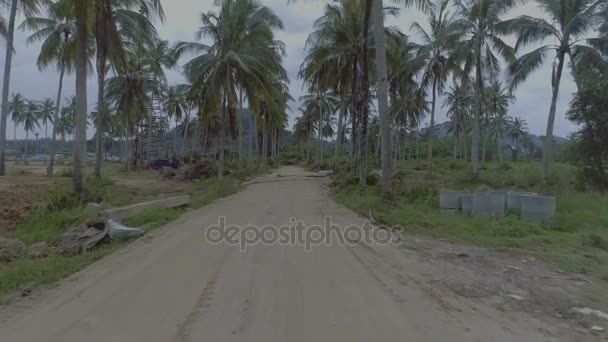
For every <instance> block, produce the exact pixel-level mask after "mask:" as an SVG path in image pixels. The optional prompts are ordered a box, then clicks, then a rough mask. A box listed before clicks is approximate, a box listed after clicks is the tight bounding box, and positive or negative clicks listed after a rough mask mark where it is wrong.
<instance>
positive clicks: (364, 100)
mask: <svg viewBox="0 0 608 342" xmlns="http://www.w3.org/2000/svg"><path fill="white" fill-rule="evenodd" d="M379 1H380V4H381V3H382V1H381V0H379ZM376 5H377V1H376V0H366V1H365V17H364V19H363V32H366V34H364V36H363V58H362V61H361V69H362V75H361V95H362V96H361V98H360V99H359V103H360V105H359V113H360V115H361V116H360V119H361V121H360V129H361V131H360V132H361V133H360V135H359V151H360V152H359V155H360V158H361V160H360V164H359V185H363V186H365V185H367V155H368V152H367V144H368V137H367V134H368V132H367V131H368V127H367V126H368V120H369V45H368V37H369V35H368V34H367V32H369V29H370V27H372V26H371V24H370V21H371V20H372V15H373V16H374V18H375V15H376V13H375V6H376ZM382 16H384V14H382ZM375 20H378V18H375ZM380 20H381V21H382V20H384V19H383V18H382V19H380ZM376 24H377V23H376ZM380 31H381V32H382V34H381V36H382V39H384V30H383V29H382V30H380ZM374 33H375V32H374ZM375 38H376V39H377V38H378V35H375ZM376 43H378V41H376ZM377 45H378V44H377ZM380 45H381V44H380ZM384 47H385V46H384ZM376 48H377V49H378V48H380V47H379V46H377V47H376ZM385 48H386V47H385ZM377 51H378V50H376V53H377V54H378V52H377ZM384 57H385V58H386V53H385V56H384ZM378 64H379V63H378ZM378 80H380V76H378ZM385 91H386V89H385ZM387 96H388V95H387ZM389 134H390V133H389ZM389 140H390V135H389ZM389 144H390V142H389ZM389 146H390V145H389ZM389 153H390V150H389ZM388 158H389V161H390V158H391V156H390V154H389V155H388Z"/></svg>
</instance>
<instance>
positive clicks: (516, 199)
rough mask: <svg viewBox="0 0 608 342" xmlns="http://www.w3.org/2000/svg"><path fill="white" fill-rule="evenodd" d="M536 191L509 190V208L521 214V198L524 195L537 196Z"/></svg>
mask: <svg viewBox="0 0 608 342" xmlns="http://www.w3.org/2000/svg"><path fill="white" fill-rule="evenodd" d="M537 195H538V194H537V193H535V192H525V191H507V210H514V211H515V212H517V214H521V199H522V196H537Z"/></svg>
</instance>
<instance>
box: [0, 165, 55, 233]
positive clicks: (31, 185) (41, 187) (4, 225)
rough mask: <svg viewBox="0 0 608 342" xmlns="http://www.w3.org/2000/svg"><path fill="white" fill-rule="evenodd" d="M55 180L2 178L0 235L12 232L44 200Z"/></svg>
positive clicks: (42, 177)
mask: <svg viewBox="0 0 608 342" xmlns="http://www.w3.org/2000/svg"><path fill="white" fill-rule="evenodd" d="M52 182H53V180H51V179H49V178H47V177H44V176H5V177H0V234H2V233H6V232H8V231H11V230H13V229H15V227H17V225H19V224H20V223H21V222H22V221H23V219H24V218H25V217H26V215H27V213H28V211H29V210H30V209H31V208H32V207H33V206H35V205H36V204H37V203H39V202H40V201H42V200H43V199H44V196H45V195H46V193H47V192H48V190H49V187H50V186H51V184H52Z"/></svg>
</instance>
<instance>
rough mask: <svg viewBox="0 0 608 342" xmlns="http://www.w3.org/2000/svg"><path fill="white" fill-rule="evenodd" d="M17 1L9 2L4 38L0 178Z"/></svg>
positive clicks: (2, 167) (4, 168)
mask: <svg viewBox="0 0 608 342" xmlns="http://www.w3.org/2000/svg"><path fill="white" fill-rule="evenodd" d="M17 5H18V0H13V1H12V2H11V9H10V14H9V20H8V32H7V33H8V34H7V36H6V54H5V58H4V79H3V81H2V107H1V113H0V176H4V175H6V121H7V119H8V93H9V88H10V83H11V68H12V64H13V52H14V46H13V43H14V36H15V20H16V17H17Z"/></svg>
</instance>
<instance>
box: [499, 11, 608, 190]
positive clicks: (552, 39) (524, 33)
mask: <svg viewBox="0 0 608 342" xmlns="http://www.w3.org/2000/svg"><path fill="white" fill-rule="evenodd" d="M537 2H538V4H539V5H540V7H541V8H542V9H543V10H544V11H545V13H546V14H547V16H548V17H549V18H550V19H549V21H547V20H545V19H541V18H534V17H531V16H526V15H524V16H520V17H518V18H515V19H511V20H507V21H505V22H504V23H503V24H501V25H500V27H499V28H500V30H501V31H502V32H504V33H515V34H516V35H517V44H516V48H521V47H524V46H526V45H529V44H534V43H541V42H543V43H544V42H547V43H548V44H545V45H542V46H540V47H537V48H535V49H534V50H532V51H531V52H528V53H526V54H524V55H522V56H520V57H519V58H518V59H517V60H516V61H515V62H513V63H512V64H511V65H510V67H509V71H510V74H511V85H512V87H516V86H517V85H519V84H520V83H521V82H523V81H524V80H525V79H526V78H527V77H528V76H529V75H530V74H531V73H532V72H534V71H536V70H537V69H538V68H539V67H540V66H541V65H542V64H543V63H544V61H545V59H546V58H547V55H548V54H550V53H552V54H554V56H555V57H554V60H553V69H552V73H551V80H552V82H551V87H552V97H551V104H550V107H549V117H548V120H547V131H546V134H545V141H544V148H543V159H542V177H543V182H545V183H546V181H547V178H548V177H549V173H550V170H549V164H550V160H551V154H552V148H553V126H554V123H555V113H556V110H557V99H558V97H559V88H560V82H561V78H562V72H563V69H564V65H565V63H566V58H568V59H570V61H571V63H570V64H571V65H572V66H573V67H574V69H573V74H574V77H575V80H576V79H577V74H576V68H575V66H576V65H577V64H579V63H582V64H585V65H592V66H593V67H594V68H595V69H596V70H598V71H602V72H604V73H606V74H607V75H608V61H606V59H605V58H603V56H602V55H601V52H604V53H607V52H608V37H606V36H599V37H595V36H594V30H595V29H596V28H597V23H598V20H597V19H599V18H600V14H601V10H602V5H603V4H605V1H602V0H600V1H598V0H563V1H557V0H537Z"/></svg>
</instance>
